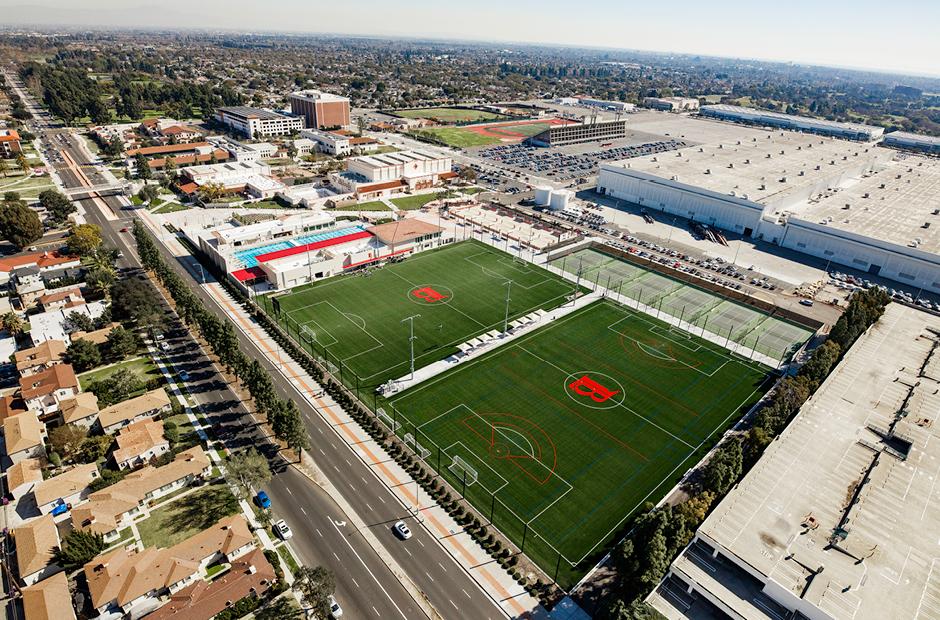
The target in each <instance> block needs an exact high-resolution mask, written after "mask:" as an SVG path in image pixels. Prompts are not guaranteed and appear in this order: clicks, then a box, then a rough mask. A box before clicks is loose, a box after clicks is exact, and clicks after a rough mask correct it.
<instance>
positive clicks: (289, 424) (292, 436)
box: [284, 408, 310, 462]
mask: <svg viewBox="0 0 940 620" xmlns="http://www.w3.org/2000/svg"><path fill="white" fill-rule="evenodd" d="M284 441H285V442H286V443H287V447H288V448H291V449H292V450H294V451H296V452H297V461H298V462H300V461H302V460H303V451H304V450H307V449H309V448H310V437H309V436H308V435H307V429H306V427H304V423H303V420H301V419H300V413H299V412H298V411H297V409H296V408H294V409H293V411H292V413H291V414H289V415H288V417H287V420H286V427H285V429H284Z"/></svg>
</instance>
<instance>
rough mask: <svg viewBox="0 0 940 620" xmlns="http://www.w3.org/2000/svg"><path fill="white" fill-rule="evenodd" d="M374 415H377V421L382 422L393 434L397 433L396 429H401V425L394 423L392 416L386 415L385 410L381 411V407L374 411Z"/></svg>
mask: <svg viewBox="0 0 940 620" xmlns="http://www.w3.org/2000/svg"><path fill="white" fill-rule="evenodd" d="M375 415H377V416H378V417H379V419H380V420H382V422H384V423H385V426H387V427H388V428H390V429H392V432H393V433H397V432H398V429H399V428H400V427H401V424H399V423H398V422H396V421H395V418H393V417H392V416H390V415H388V414H387V413H386V412H385V409H382V408H381V407H379V408H378V409H376V410H375Z"/></svg>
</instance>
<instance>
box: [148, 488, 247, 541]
mask: <svg viewBox="0 0 940 620" xmlns="http://www.w3.org/2000/svg"><path fill="white" fill-rule="evenodd" d="M237 512H238V502H237V501H236V499H235V496H234V495H232V493H231V491H229V489H228V486H226V485H225V484H212V485H209V486H207V487H205V488H202V489H199V490H198V491H196V492H194V493H192V494H190V495H187V496H186V497H185V498H183V499H182V500H177V501H174V502H172V503H170V504H168V505H166V506H163V507H161V508H158V509H156V510H154V511H153V512H151V513H150V516H149V517H148V518H146V519H144V520H143V521H139V522H138V523H137V531H138V532H140V540H141V542H142V543H143V544H144V546H145V547H163V548H167V547H172V546H173V545H175V544H176V543H178V542H181V541H183V540H186V539H187V538H189V537H190V536H192V535H194V534H197V533H199V532H201V531H202V530H205V529H207V528H209V527H210V526H212V525H213V524H215V522H216V521H218V520H219V519H222V518H224V517H227V516H229V515H233V514H235V513H237Z"/></svg>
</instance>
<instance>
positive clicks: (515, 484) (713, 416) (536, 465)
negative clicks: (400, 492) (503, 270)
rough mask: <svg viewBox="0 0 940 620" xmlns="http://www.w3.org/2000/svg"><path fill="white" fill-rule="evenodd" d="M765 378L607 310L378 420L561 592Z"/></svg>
mask: <svg viewBox="0 0 940 620" xmlns="http://www.w3.org/2000/svg"><path fill="white" fill-rule="evenodd" d="M767 375H768V371H767V369H766V368H764V367H761V366H758V365H756V364H753V363H750V362H747V361H742V360H741V359H739V358H733V357H732V356H731V355H730V354H729V353H728V352H727V351H725V350H724V349H721V348H720V347H717V346H716V345H713V344H711V343H708V342H706V341H703V340H700V339H698V338H695V337H692V336H689V335H688V334H686V333H685V332H679V331H675V330H672V329H670V327H669V326H667V325H666V324H664V323H661V322H659V321H656V320H655V319H652V318H650V317H649V316H647V315H645V314H638V313H636V312H634V311H632V310H630V309H627V308H625V307H624V306H621V305H619V304H616V303H614V302H611V301H608V300H603V301H598V302H595V303H593V304H590V305H588V306H586V307H584V308H581V309H579V310H577V311H575V312H574V313H572V314H569V315H567V316H565V317H562V318H560V319H558V320H556V321H554V322H552V323H550V324H548V325H547V326H546V327H544V328H541V329H539V330H537V331H535V332H532V333H530V334H528V335H526V336H523V337H521V338H519V339H517V340H514V341H511V342H508V343H506V344H504V345H503V346H501V347H500V348H498V349H496V350H495V351H494V352H492V353H490V354H488V355H486V356H484V357H482V358H479V359H477V360H473V361H470V362H467V363H465V364H463V365H460V366H458V367H456V368H455V369H454V370H452V371H450V372H447V373H445V374H443V375H439V376H438V377H436V378H433V379H430V380H428V381H425V382H423V383H421V384H418V385H417V386H415V387H413V388H411V389H409V390H407V391H405V392H403V393H401V394H399V395H396V396H394V397H392V399H391V402H390V403H386V405H385V406H386V410H387V412H388V413H390V415H391V416H392V420H393V422H392V423H393V424H394V423H395V422H397V423H398V424H401V426H400V427H399V430H398V434H399V435H401V436H403V437H404V436H405V435H406V434H409V435H410V436H411V437H412V438H415V437H416V438H417V443H418V444H419V446H420V448H423V450H419V451H421V452H423V453H424V454H426V461H427V462H428V464H429V465H430V466H431V467H432V468H434V469H436V470H439V471H440V473H441V475H443V476H444V477H445V478H447V479H448V480H449V481H450V482H451V483H452V485H453V486H455V488H457V489H458V491H460V490H462V489H463V488H464V486H465V484H466V491H465V492H466V496H467V498H468V499H469V500H470V501H471V502H472V503H473V504H474V505H475V506H476V507H477V509H478V510H479V511H480V512H481V513H482V514H483V516H484V517H487V518H490V515H492V517H491V518H492V520H493V522H494V524H495V525H496V526H497V527H498V528H499V529H500V530H501V531H503V532H504V533H505V534H506V535H508V536H509V537H511V538H512V540H513V541H514V542H516V544H520V545H521V544H523V538H524V541H525V542H524V551H525V553H526V554H527V555H528V556H529V557H531V558H532V559H533V560H534V561H536V562H537V563H538V564H539V565H540V566H542V568H543V569H544V570H545V571H546V572H547V573H548V574H549V575H551V576H554V574H555V572H556V570H557V571H558V582H559V583H560V584H561V585H562V586H565V587H568V586H570V585H572V584H574V583H575V582H576V581H577V580H578V579H579V578H580V577H581V576H583V574H584V572H585V571H586V570H588V569H589V568H590V564H591V563H592V562H593V561H596V559H597V557H596V555H597V553H599V552H601V551H603V549H604V548H605V546H606V545H609V544H611V543H612V542H614V537H615V534H616V533H617V532H618V529H619V528H620V527H621V526H622V525H623V523H624V521H625V520H626V519H627V517H628V516H629V515H630V514H632V513H633V512H634V511H635V510H636V509H637V508H639V507H640V506H642V504H643V503H644V502H647V501H650V502H656V501H658V500H660V499H661V498H662V497H663V496H664V494H665V493H666V492H668V490H669V489H670V488H672V486H673V485H674V484H675V483H676V482H677V481H678V480H679V478H680V477H681V476H682V475H683V474H684V472H685V471H686V470H687V469H688V468H689V467H690V466H691V465H693V464H694V463H695V462H696V461H697V460H698V459H699V458H701V456H702V453H703V451H704V450H705V449H706V448H707V447H708V446H709V445H711V443H712V441H714V440H715V439H716V438H717V437H718V435H719V434H720V432H721V431H722V430H723V429H724V428H726V427H727V426H728V425H729V424H730V423H731V422H732V421H734V420H736V419H737V418H738V417H740V416H741V415H742V413H743V412H744V411H745V410H746V409H747V408H748V407H749V406H750V405H751V404H753V403H754V402H756V400H757V399H758V398H759V397H760V396H761V394H762V393H763V391H764V390H765V387H764V382H765V379H766V378H767ZM710 440H711V441H710Z"/></svg>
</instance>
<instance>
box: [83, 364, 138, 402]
mask: <svg viewBox="0 0 940 620" xmlns="http://www.w3.org/2000/svg"><path fill="white" fill-rule="evenodd" d="M142 387H143V382H142V381H141V380H140V377H138V376H137V373H135V372H134V371H132V370H130V369H128V368H121V369H120V370H118V371H117V372H115V373H114V374H113V375H111V376H110V377H108V378H106V379H98V380H97V381H92V382H91V383H90V384H89V385H88V390H87V391H88V392H92V393H93V394H94V395H95V396H97V397H98V406H99V407H108V406H110V405H113V404H115V403H119V402H121V401H122V400H127V399H128V398H129V397H130V395H131V394H133V393H134V392H136V391H138V390H140V389H141V388H142Z"/></svg>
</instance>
